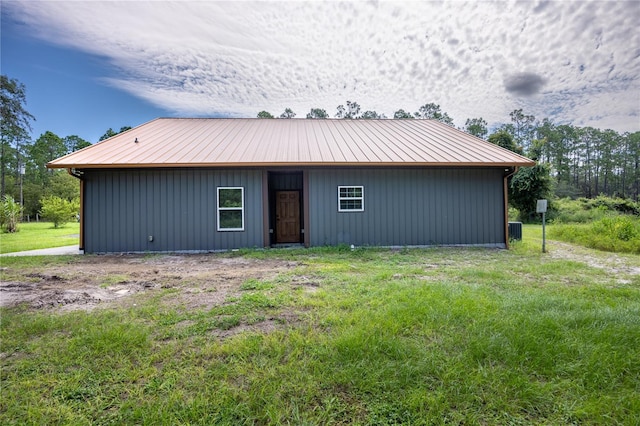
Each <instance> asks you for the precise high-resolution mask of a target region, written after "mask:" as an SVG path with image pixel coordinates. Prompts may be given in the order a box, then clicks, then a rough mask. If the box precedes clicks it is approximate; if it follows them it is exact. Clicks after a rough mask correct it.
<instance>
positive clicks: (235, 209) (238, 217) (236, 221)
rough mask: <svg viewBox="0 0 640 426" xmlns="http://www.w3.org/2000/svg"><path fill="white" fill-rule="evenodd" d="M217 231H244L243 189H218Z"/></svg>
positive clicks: (235, 187) (230, 187) (226, 187)
mask: <svg viewBox="0 0 640 426" xmlns="http://www.w3.org/2000/svg"><path fill="white" fill-rule="evenodd" d="M217 198H218V202H217V209H218V231H244V188H243V187H241V186H220V187H218V197H217Z"/></svg>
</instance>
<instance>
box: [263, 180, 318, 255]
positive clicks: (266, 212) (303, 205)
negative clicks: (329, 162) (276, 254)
mask: <svg viewBox="0 0 640 426" xmlns="http://www.w3.org/2000/svg"><path fill="white" fill-rule="evenodd" d="M284 176H289V177H292V178H293V180H294V181H296V182H297V183H296V184H293V186H292V187H286V188H280V187H278V179H279V178H283V177H284ZM287 190H291V191H294V190H295V191H299V193H300V233H301V235H302V237H301V243H303V244H304V246H305V247H309V241H310V235H309V175H308V172H307V170H300V169H289V168H281V169H268V170H263V172H262V226H263V246H264V247H271V246H272V245H274V244H277V241H276V238H277V237H276V229H275V221H276V218H275V209H276V206H275V203H276V202H277V201H276V197H275V193H276V191H287Z"/></svg>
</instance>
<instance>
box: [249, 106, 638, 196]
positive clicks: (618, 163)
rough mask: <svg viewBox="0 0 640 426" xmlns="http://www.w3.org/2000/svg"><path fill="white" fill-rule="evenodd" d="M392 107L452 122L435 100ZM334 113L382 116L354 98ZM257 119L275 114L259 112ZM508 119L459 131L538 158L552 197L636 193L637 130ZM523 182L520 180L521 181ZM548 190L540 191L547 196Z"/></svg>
mask: <svg viewBox="0 0 640 426" xmlns="http://www.w3.org/2000/svg"><path fill="white" fill-rule="evenodd" d="M409 111H410V110H405V109H398V110H397V111H395V112H394V114H393V118H394V119H399V120H407V119H431V120H438V121H441V122H443V123H445V124H448V125H450V126H454V123H453V118H452V117H451V116H449V114H447V113H446V112H444V111H442V109H441V108H440V105H438V104H435V103H428V104H425V105H422V106H421V107H419V108H418V109H417V111H415V112H413V113H411V112H409ZM295 116H296V113H295V112H293V111H292V110H291V108H286V109H285V111H284V112H283V113H282V114H281V115H280V116H279V117H280V118H294V117H295ZM333 117H334V118H340V119H362V120H367V119H385V118H387V117H386V116H385V115H384V114H379V113H377V112H376V111H369V110H367V111H364V112H361V107H360V105H359V104H358V103H357V102H352V101H347V102H346V106H345V104H341V105H338V106H337V107H336V112H335V114H334V116H333ZM258 118H275V117H274V115H272V114H270V113H269V112H267V111H260V112H259V113H258ZM306 118H308V119H327V118H331V117H330V116H329V114H328V113H327V111H326V110H324V109H322V108H311V109H310V111H309V112H308V113H307V114H306ZM509 118H510V122H508V123H505V124H502V125H500V126H498V127H496V128H495V129H493V132H492V133H491V134H489V128H488V124H487V121H486V120H484V119H483V118H482V117H478V118H468V119H467V120H466V121H465V124H464V126H463V127H461V128H460V130H462V131H465V132H467V133H469V134H472V135H474V136H476V137H479V138H481V139H485V140H489V141H490V142H493V143H497V144H500V145H502V146H503V147H504V148H507V149H510V150H512V151H514V152H517V153H519V154H522V155H526V156H527V157H529V158H531V159H533V160H536V161H538V163H539V165H541V166H544V168H547V169H548V174H549V179H548V180H549V182H548V184H547V187H548V189H547V192H552V194H553V195H556V196H558V197H571V198H577V197H586V198H593V197H596V196H598V195H606V196H609V197H620V198H630V199H633V200H635V201H638V199H639V197H640V131H636V132H633V133H629V132H624V133H620V132H617V131H615V130H611V129H607V130H601V129H595V128H593V127H579V126H573V125H571V124H558V123H554V122H553V121H552V120H550V119H549V118H544V119H542V120H538V119H536V117H535V116H533V115H529V114H526V113H525V112H524V111H523V110H522V109H516V110H514V111H512V112H511V113H510V114H509ZM525 186H526V185H525ZM552 194H540V195H545V196H549V195H552Z"/></svg>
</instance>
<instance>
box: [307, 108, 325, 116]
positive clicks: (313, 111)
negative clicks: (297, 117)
mask: <svg viewBox="0 0 640 426" xmlns="http://www.w3.org/2000/svg"><path fill="white" fill-rule="evenodd" d="M307 118H309V119H312V118H313V119H324V118H329V114H328V113H327V111H325V110H323V109H321V108H311V110H310V111H309V112H308V113H307Z"/></svg>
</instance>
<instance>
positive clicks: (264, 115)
mask: <svg viewBox="0 0 640 426" xmlns="http://www.w3.org/2000/svg"><path fill="white" fill-rule="evenodd" d="M258 118H274V117H273V115H272V114H271V113H270V112H268V111H260V112H259V113H258Z"/></svg>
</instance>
